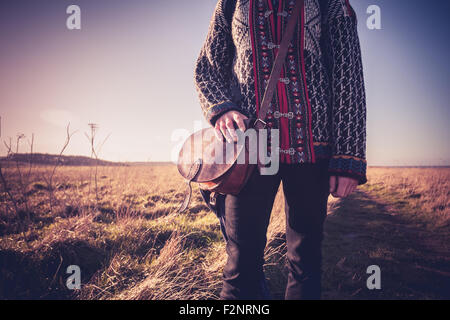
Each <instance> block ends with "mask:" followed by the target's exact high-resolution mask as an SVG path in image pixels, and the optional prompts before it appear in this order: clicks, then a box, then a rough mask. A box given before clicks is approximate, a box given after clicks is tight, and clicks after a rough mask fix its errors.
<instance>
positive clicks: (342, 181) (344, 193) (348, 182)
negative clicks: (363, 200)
mask: <svg viewBox="0 0 450 320" xmlns="http://www.w3.org/2000/svg"><path fill="white" fill-rule="evenodd" d="M336 183H337V185H336ZM357 186H358V180H356V179H353V178H349V177H342V176H331V177H330V193H331V194H332V195H333V197H335V198H345V197H348V196H349V195H350V194H352V193H353V191H355V189H356V187H357Z"/></svg>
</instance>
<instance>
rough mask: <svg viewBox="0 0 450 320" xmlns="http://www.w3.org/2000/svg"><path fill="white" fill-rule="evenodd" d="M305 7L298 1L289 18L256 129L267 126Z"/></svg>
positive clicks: (302, 2) (256, 122) (300, 0)
mask: <svg viewBox="0 0 450 320" xmlns="http://www.w3.org/2000/svg"><path fill="white" fill-rule="evenodd" d="M303 5H304V0H296V2H295V7H294V10H293V11H292V14H291V17H290V18H289V21H288V24H287V26H286V30H285V32H284V36H283V39H282V41H281V44H280V48H279V49H278V54H277V57H276V58H275V62H274V64H273V68H272V72H271V73H270V78H269V83H268V84H267V88H266V91H265V92H264V97H263V100H262V102H261V106H260V108H259V112H258V118H257V119H256V121H255V124H254V127H255V128H256V129H262V128H264V127H265V126H266V123H265V122H264V119H266V114H267V111H268V110H269V105H270V101H271V100H272V98H273V94H274V92H275V87H276V85H277V82H278V81H279V76H280V74H281V69H282V68H283V64H284V61H285V59H286V55H287V52H288V48H289V43H290V42H291V40H292V38H293V36H294V30H295V26H296V25H297V21H298V17H299V16H300V11H301V10H302V7H303ZM255 80H256V79H255Z"/></svg>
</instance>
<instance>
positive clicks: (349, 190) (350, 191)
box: [344, 182, 353, 197]
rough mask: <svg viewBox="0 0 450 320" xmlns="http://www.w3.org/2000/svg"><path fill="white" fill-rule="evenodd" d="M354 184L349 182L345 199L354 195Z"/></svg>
mask: <svg viewBox="0 0 450 320" xmlns="http://www.w3.org/2000/svg"><path fill="white" fill-rule="evenodd" d="M352 188H353V183H351V182H348V183H347V187H346V188H345V195H344V197H348V196H349V195H350V194H351V193H352Z"/></svg>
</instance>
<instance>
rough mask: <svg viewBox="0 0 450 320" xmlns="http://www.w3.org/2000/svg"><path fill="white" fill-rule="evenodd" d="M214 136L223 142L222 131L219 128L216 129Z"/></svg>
mask: <svg viewBox="0 0 450 320" xmlns="http://www.w3.org/2000/svg"><path fill="white" fill-rule="evenodd" d="M214 134H215V135H216V138H217V140H219V141H223V135H222V131H220V129H219V126H216V127H215V128H214Z"/></svg>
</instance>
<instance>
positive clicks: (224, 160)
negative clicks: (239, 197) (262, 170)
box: [177, 0, 304, 212]
mask: <svg viewBox="0 0 450 320" xmlns="http://www.w3.org/2000/svg"><path fill="white" fill-rule="evenodd" d="M303 3H304V0H297V1H296V4H295V7H294V9H293V11H292V14H291V17H290V18H289V21H288V24H287V27H286V31H285V33H284V37H283V39H282V42H281V44H280V48H279V49H278V54H277V57H276V59H275V62H274V65H273V68H272V72H271V74H270V78H269V82H268V84H267V88H266V91H265V92H264V96H263V100H262V103H261V107H260V108H259V112H258V118H257V119H247V120H245V125H246V130H247V129H249V128H254V129H256V130H260V129H264V128H265V127H266V123H265V122H264V120H265V118H266V114H267V111H268V109H269V105H270V101H271V100H272V98H273V94H274V92H275V88H276V85H277V82H278V80H279V76H280V74H281V70H282V67H283V64H284V61H285V58H286V55H287V52H288V47H289V43H290V42H291V40H292V38H293V35H294V30H295V26H296V24H297V21H298V17H299V15H300V10H301V8H302V7H303ZM214 131H215V129H214V128H212V127H210V128H205V129H202V130H199V131H197V132H195V133H193V134H192V135H191V136H189V137H188V138H187V139H186V141H185V142H184V144H183V146H182V148H181V150H180V153H179V156H178V164H177V167H178V171H179V172H180V174H181V175H182V176H183V178H184V179H185V180H186V183H187V192H186V195H185V198H184V201H183V203H182V204H181V206H180V208H179V209H178V212H183V211H185V210H186V208H187V207H188V205H189V202H190V198H191V195H192V188H191V182H196V183H198V186H199V188H200V189H203V190H208V191H211V192H212V193H220V194H234V195H236V194H238V193H239V192H240V191H241V190H242V188H243V187H244V185H245V183H246V182H247V180H248V178H249V177H250V176H251V174H252V173H253V170H255V169H256V167H257V166H258V165H257V164H251V163H249V162H250V161H249V158H250V156H249V152H250V150H249V144H248V142H247V141H245V143H237V142H233V143H228V142H226V141H225V139H223V140H222V141H219V139H217V138H216V136H215V133H214ZM230 150H233V151H234V152H230ZM217 151H219V152H221V153H220V154H219V155H217V154H216V152H217ZM240 157H244V158H240ZM218 159H219V160H220V161H217V160H218ZM238 159H245V161H237V160H238Z"/></svg>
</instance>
